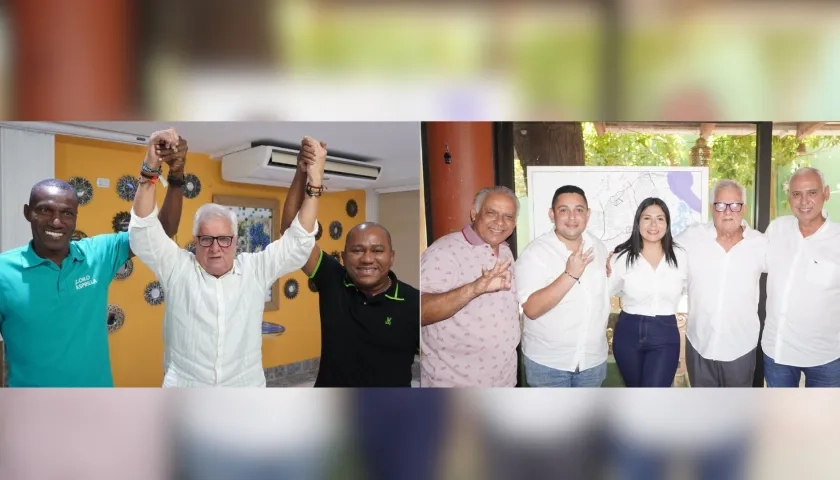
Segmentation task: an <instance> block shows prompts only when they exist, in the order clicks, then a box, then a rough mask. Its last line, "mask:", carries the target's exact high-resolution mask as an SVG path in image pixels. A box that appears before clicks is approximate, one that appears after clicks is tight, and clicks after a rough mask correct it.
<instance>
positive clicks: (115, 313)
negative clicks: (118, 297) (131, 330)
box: [107, 305, 125, 333]
mask: <svg viewBox="0 0 840 480" xmlns="http://www.w3.org/2000/svg"><path fill="white" fill-rule="evenodd" d="M107 322H108V323H107V325H108V333H114V332H116V331H117V330H119V329H121V328H122V326H123V324H125V312H124V311H123V309H122V308H120V307H119V306H117V305H108V318H107Z"/></svg>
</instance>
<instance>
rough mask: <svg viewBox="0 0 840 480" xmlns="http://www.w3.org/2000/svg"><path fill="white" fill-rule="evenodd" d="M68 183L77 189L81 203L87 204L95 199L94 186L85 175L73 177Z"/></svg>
mask: <svg viewBox="0 0 840 480" xmlns="http://www.w3.org/2000/svg"><path fill="white" fill-rule="evenodd" d="M67 183H69V184H70V186H72V187H73V190H75V191H76V197H77V198H78V199H79V205H87V204H88V203H90V201H91V200H92V199H93V186H92V185H91V184H90V182H89V181H88V179H86V178H84V177H72V178H70V180H68V181H67Z"/></svg>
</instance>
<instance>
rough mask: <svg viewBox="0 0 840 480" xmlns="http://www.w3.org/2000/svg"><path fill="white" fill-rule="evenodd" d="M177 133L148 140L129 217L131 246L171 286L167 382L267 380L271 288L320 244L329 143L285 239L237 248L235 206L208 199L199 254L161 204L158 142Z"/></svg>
mask: <svg viewBox="0 0 840 480" xmlns="http://www.w3.org/2000/svg"><path fill="white" fill-rule="evenodd" d="M177 138H178V136H177V134H175V132H174V131H173V130H167V131H163V132H155V133H154V134H153V135H152V137H151V139H150V140H149V149H148V151H147V153H146V158H145V160H144V165H143V168H142V169H141V176H140V179H139V185H138V189H137V193H136V195H135V197H134V208H133V209H132V212H131V223H130V224H129V239H130V242H131V248H132V250H133V251H134V252H135V253H136V254H137V257H138V258H140V259H141V260H142V261H143V263H145V264H146V265H148V266H149V268H150V269H151V270H152V271H153V272H154V274H155V276H156V277H157V278H158V280H159V281H160V283H161V285H162V286H163V289H164V291H165V292H166V315H165V317H164V344H165V346H164V350H165V353H164V369H165V375H164V379H163V386H164V387H190V386H237V387H264V386H265V374H264V373H263V368H262V333H261V332H262V330H261V322H262V315H263V307H264V304H265V292H266V290H267V289H268V288H269V287H270V286H271V284H272V283H274V282H275V281H276V280H277V279H278V278H279V277H281V276H283V275H286V274H288V273H291V272H294V271H295V270H297V269H299V268H301V267H303V265H304V263H306V259H307V258H308V257H309V254H310V252H311V251H312V249H313V247H314V246H315V233H316V231H317V226H316V218H315V217H316V214H317V210H318V196H320V194H321V192H322V190H323V186H322V185H321V179H322V178H323V173H324V162H325V158H326V151H325V149H324V148H323V147H320V146H319V147H318V151H317V155H315V156H314V158H312V159H311V160H310V162H308V163H307V164H306V168H307V173H308V180H307V188H306V193H307V198H306V200H304V202H303V205H302V206H301V209H300V211H299V212H298V216H297V217H296V218H295V220H294V221H293V222H292V225H291V227H290V228H289V229H288V230H287V231H286V233H285V234H284V235H283V236H282V237H281V238H280V239H278V240H275V241H274V242H272V243H270V244H269V245H268V246H267V247H266V248H265V250H262V251H260V252H257V253H241V254H239V255H237V254H236V245H237V241H236V240H237V238H236V237H237V228H236V227H237V218H236V214H235V213H233V212H232V211H230V210H229V209H228V208H226V207H223V206H220V205H216V204H206V205H204V206H202V207H201V208H199V209H198V211H197V212H196V214H195V220H194V225H193V236H194V237H195V255H193V254H192V253H190V252H188V251H186V250H184V249H182V248H181V247H179V246H178V245H177V244H176V243H175V242H173V241H172V240H171V239H169V238H168V237H167V236H166V234H165V233H164V232H163V228H162V227H161V224H160V221H159V220H158V218H157V207H156V206H155V183H156V182H157V178H158V175H160V163H161V162H160V158H159V157H158V155H157V154H156V149H157V148H158V145H159V142H163V143H164V144H170V143H172V142H173V141H177ZM314 143H315V144H317V143H318V142H314Z"/></svg>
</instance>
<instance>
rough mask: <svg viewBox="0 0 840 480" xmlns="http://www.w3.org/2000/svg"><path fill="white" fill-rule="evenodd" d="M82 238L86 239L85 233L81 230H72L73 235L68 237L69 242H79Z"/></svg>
mask: <svg viewBox="0 0 840 480" xmlns="http://www.w3.org/2000/svg"><path fill="white" fill-rule="evenodd" d="M83 238H87V233H85V232H83V231H81V230H73V234H72V235H70V241H71V242H72V241H74V240H81V239H83Z"/></svg>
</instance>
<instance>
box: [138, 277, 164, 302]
mask: <svg viewBox="0 0 840 480" xmlns="http://www.w3.org/2000/svg"><path fill="white" fill-rule="evenodd" d="M143 297H144V298H145V299H146V303H148V304H149V305H160V304H161V303H163V300H164V295H163V287H161V286H160V282H158V281H154V282H149V284H148V285H146V291H145V292H143Z"/></svg>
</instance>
